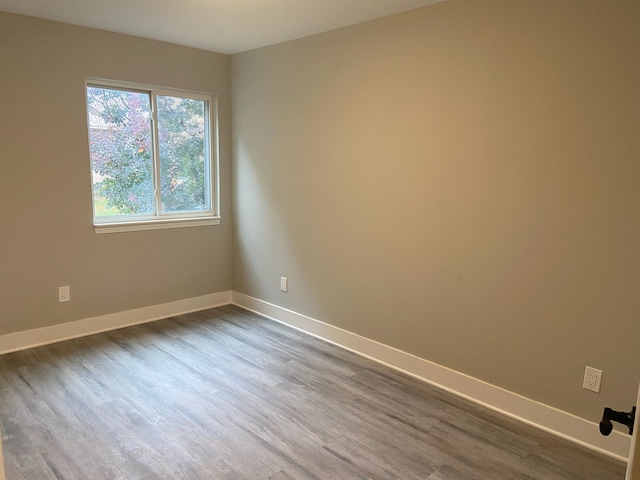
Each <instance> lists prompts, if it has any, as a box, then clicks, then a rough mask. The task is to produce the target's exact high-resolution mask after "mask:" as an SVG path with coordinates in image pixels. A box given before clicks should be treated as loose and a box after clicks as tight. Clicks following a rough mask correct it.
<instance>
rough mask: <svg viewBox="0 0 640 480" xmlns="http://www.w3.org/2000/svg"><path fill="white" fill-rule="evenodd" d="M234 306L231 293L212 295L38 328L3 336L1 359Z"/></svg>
mask: <svg viewBox="0 0 640 480" xmlns="http://www.w3.org/2000/svg"><path fill="white" fill-rule="evenodd" d="M230 302H231V291H226V292H220V293H210V294H208V295H203V296H200V297H193V298H186V299H184V300H177V301H175V302H169V303H162V304H159V305H151V306H148V307H142V308H136V309H134V310H127V311H125V312H118V313H111V314H108V315H102V316H99V317H92V318H85V319H82V320H76V321H74V322H68V323H62V324H58V325H52V326H50V327H43V328H35V329H33V330H25V331H22V332H16V333H9V334H6V335H1V336H0V355H1V354H5V353H10V352H15V351H18V350H26V349H27V348H33V347H39V346H41V345H48V344H50V343H56V342H62V341H64V340H70V339H72V338H78V337H84V336H87V335H93V334H95V333H101V332H106V331H109V330H116V329H118V328H123V327H129V326H131V325H138V324H141V323H147V322H152V321H154V320H160V319H162V318H168V317H173V316H176V315H182V314H185V313H189V312H195V311H198V310H206V309H208V308H213V307H219V306H221V305H227V304H229V303H230Z"/></svg>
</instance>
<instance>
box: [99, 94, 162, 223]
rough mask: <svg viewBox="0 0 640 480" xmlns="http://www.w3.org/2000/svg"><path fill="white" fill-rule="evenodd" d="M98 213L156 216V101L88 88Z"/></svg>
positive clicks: (141, 95) (146, 97)
mask: <svg viewBox="0 0 640 480" xmlns="http://www.w3.org/2000/svg"><path fill="white" fill-rule="evenodd" d="M87 106H88V112H89V140H90V148H91V167H92V169H93V194H94V214H95V216H104V215H126V214H153V211H154V209H153V203H154V199H153V173H152V172H153V165H152V163H153V160H152V153H151V143H152V142H151V116H150V97H149V94H147V93H141V92H127V91H123V90H115V89H108V88H99V87H87Z"/></svg>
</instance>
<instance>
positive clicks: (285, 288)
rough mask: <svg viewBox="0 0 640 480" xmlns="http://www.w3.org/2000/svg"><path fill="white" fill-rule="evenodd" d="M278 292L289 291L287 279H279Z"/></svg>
mask: <svg viewBox="0 0 640 480" xmlns="http://www.w3.org/2000/svg"><path fill="white" fill-rule="evenodd" d="M280 290H281V291H283V292H287V291H288V290H289V280H287V277H280Z"/></svg>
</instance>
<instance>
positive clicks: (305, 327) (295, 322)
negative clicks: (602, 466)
mask: <svg viewBox="0 0 640 480" xmlns="http://www.w3.org/2000/svg"><path fill="white" fill-rule="evenodd" d="M232 302H233V303H234V304H235V305H238V306H239V307H242V308H245V309H247V310H250V311H253V312H255V313H258V314H260V315H262V316H265V317H267V318H270V319H272V320H275V321H277V322H279V323H283V324H285V325H288V326H290V327H293V328H296V329H298V330H301V331H303V332H305V333H308V334H310V335H312V336H314V337H317V338H320V339H322V340H325V341H327V342H329V343H332V344H334V345H337V346H339V347H342V348H344V349H346V350H349V351H351V352H354V353H356V354H358V355H361V356H363V357H366V358H369V359H371V360H374V361H376V362H378V363H382V364H384V365H387V366H389V367H391V368H394V369H396V370H399V371H402V372H404V373H407V374H409V375H411V376H413V377H416V378H419V379H421V380H423V381H425V382H427V383H430V384H432V385H434V386H437V387H439V388H441V389H444V390H446V391H449V392H451V393H453V394H455V395H458V396H460V397H463V398H466V399H468V400H470V401H472V402H474V403H477V404H480V405H482V406H484V407H487V408H490V409H491V410H494V411H496V412H499V413H501V414H504V415H507V416H508V417H511V418H514V419H516V420H519V421H521V422H524V423H526V424H528V425H531V426H534V427H536V428H539V429H541V430H544V431H546V432H549V433H552V434H554V435H557V436H559V437H562V438H564V439H567V440H570V441H572V442H574V443H577V444H579V445H582V446H584V447H587V448H589V449H591V450H594V451H597V452H600V453H603V454H605V455H607V456H610V457H613V458H616V459H618V460H622V461H625V462H626V461H627V458H628V455H629V447H630V443H631V437H630V436H629V435H625V434H623V433H621V432H618V431H613V432H612V433H611V435H610V436H608V437H603V436H602V435H600V433H599V430H598V425H597V424H596V423H594V422H591V421H588V420H585V419H584V418H580V417H578V416H576V415H573V414H570V413H567V412H565V411H562V410H559V409H557V408H554V407H551V406H549V405H545V404H543V403H540V402H536V401H534V400H531V399H529V398H526V397H523V396H522V395H518V394H517V393H513V392H510V391H508V390H505V389H503V388H500V387H496V386H495V385H491V384H489V383H486V382H483V381H482V380H478V379H477V378H473V377H470V376H468V375H465V374H463V373H460V372H457V371H455V370H451V369H450V368H447V367H443V366H442V365H438V364H436V363H433V362H430V361H428V360H425V359H423V358H419V357H416V356H415V355H411V354H409V353H406V352H403V351H401V350H398V349H396V348H393V347H389V346H388V345H384V344H382V343H379V342H376V341H374V340H370V339H368V338H365V337H362V336H360V335H357V334H355V333H352V332H349V331H347V330H343V329H341V328H338V327H334V326H332V325H329V324H327V323H324V322H321V321H319V320H316V319H313V318H311V317H307V316H305V315H301V314H299V313H296V312H293V311H291V310H288V309H286V308H282V307H279V306H277V305H273V304H271V303H268V302H265V301H263V300H259V299H257V298H253V297H250V296H248V295H245V294H242V293H239V292H235V291H234V292H232Z"/></svg>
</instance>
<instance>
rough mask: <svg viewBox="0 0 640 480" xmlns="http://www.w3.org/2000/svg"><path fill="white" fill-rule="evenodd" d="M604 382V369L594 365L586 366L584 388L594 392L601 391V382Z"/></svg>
mask: <svg viewBox="0 0 640 480" xmlns="http://www.w3.org/2000/svg"><path fill="white" fill-rule="evenodd" d="M601 383H602V370H598V369H597V368H593V367H586V368H585V369H584V380H583V381H582V388H584V389H586V390H591V391H592V392H596V393H600V384H601Z"/></svg>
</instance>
